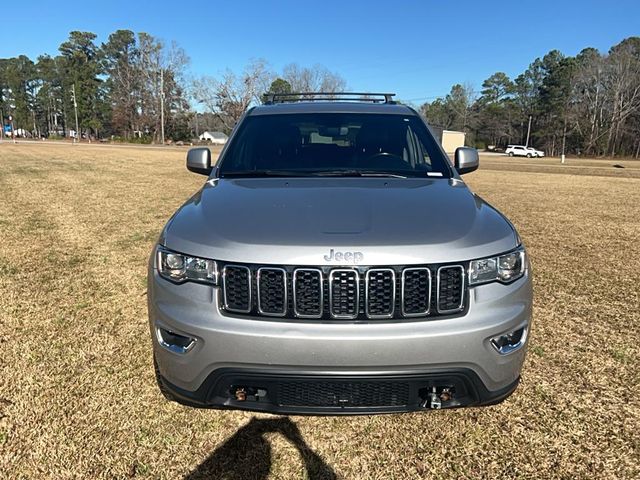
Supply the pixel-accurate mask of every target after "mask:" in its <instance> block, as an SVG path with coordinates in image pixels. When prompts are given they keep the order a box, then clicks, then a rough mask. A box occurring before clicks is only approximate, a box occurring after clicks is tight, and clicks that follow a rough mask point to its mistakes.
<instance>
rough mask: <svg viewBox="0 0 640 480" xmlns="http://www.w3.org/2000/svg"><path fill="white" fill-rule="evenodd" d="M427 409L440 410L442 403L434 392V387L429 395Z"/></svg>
mask: <svg viewBox="0 0 640 480" xmlns="http://www.w3.org/2000/svg"><path fill="white" fill-rule="evenodd" d="M429 408H433V409H434V410H440V409H441V408H442V402H441V401H440V397H439V396H438V394H437V392H436V387H433V388H432V390H431V393H430V394H429Z"/></svg>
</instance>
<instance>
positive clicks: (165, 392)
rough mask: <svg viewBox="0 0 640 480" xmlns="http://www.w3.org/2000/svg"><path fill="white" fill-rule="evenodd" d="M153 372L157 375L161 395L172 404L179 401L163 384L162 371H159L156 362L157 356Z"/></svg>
mask: <svg viewBox="0 0 640 480" xmlns="http://www.w3.org/2000/svg"><path fill="white" fill-rule="evenodd" d="M153 371H154V372H155V374H156V383H157V384H158V388H159V389H160V393H162V396H163V397H164V398H166V399H167V400H169V401H170V402H175V401H177V400H176V397H174V396H173V394H172V393H171V392H170V391H169V390H167V387H165V385H164V383H163V382H162V377H161V376H160V370H159V369H158V362H156V357H155V356H154V357H153Z"/></svg>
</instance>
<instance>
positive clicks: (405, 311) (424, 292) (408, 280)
mask: <svg viewBox="0 0 640 480" xmlns="http://www.w3.org/2000/svg"><path fill="white" fill-rule="evenodd" d="M401 297H402V301H401V308H402V315H403V316H405V317H421V316H425V315H429V312H430V311H431V270H430V269H428V268H427V267H410V268H405V269H404V270H402V294H401ZM423 299H424V300H423Z"/></svg>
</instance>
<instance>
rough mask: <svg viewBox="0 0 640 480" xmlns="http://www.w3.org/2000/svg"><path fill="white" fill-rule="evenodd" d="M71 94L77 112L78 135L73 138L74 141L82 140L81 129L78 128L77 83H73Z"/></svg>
mask: <svg viewBox="0 0 640 480" xmlns="http://www.w3.org/2000/svg"><path fill="white" fill-rule="evenodd" d="M71 94H72V95H73V109H74V111H75V112H76V136H75V138H74V139H73V143H75V142H79V141H80V137H79V135H80V130H79V129H78V102H76V85H75V83H73V84H71Z"/></svg>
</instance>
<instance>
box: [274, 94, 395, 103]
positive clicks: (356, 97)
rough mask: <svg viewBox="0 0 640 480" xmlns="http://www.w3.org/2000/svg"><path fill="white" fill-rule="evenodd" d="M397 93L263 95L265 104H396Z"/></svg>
mask: <svg viewBox="0 0 640 480" xmlns="http://www.w3.org/2000/svg"><path fill="white" fill-rule="evenodd" d="M394 96H395V93H372V92H291V93H273V92H267V93H265V94H264V96H263V102H262V103H263V104H264V105H273V104H274V103H287V102H318V101H320V102H331V101H332V102H368V103H388V104H395V103H396V102H395V101H394V100H393V97H394Z"/></svg>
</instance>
